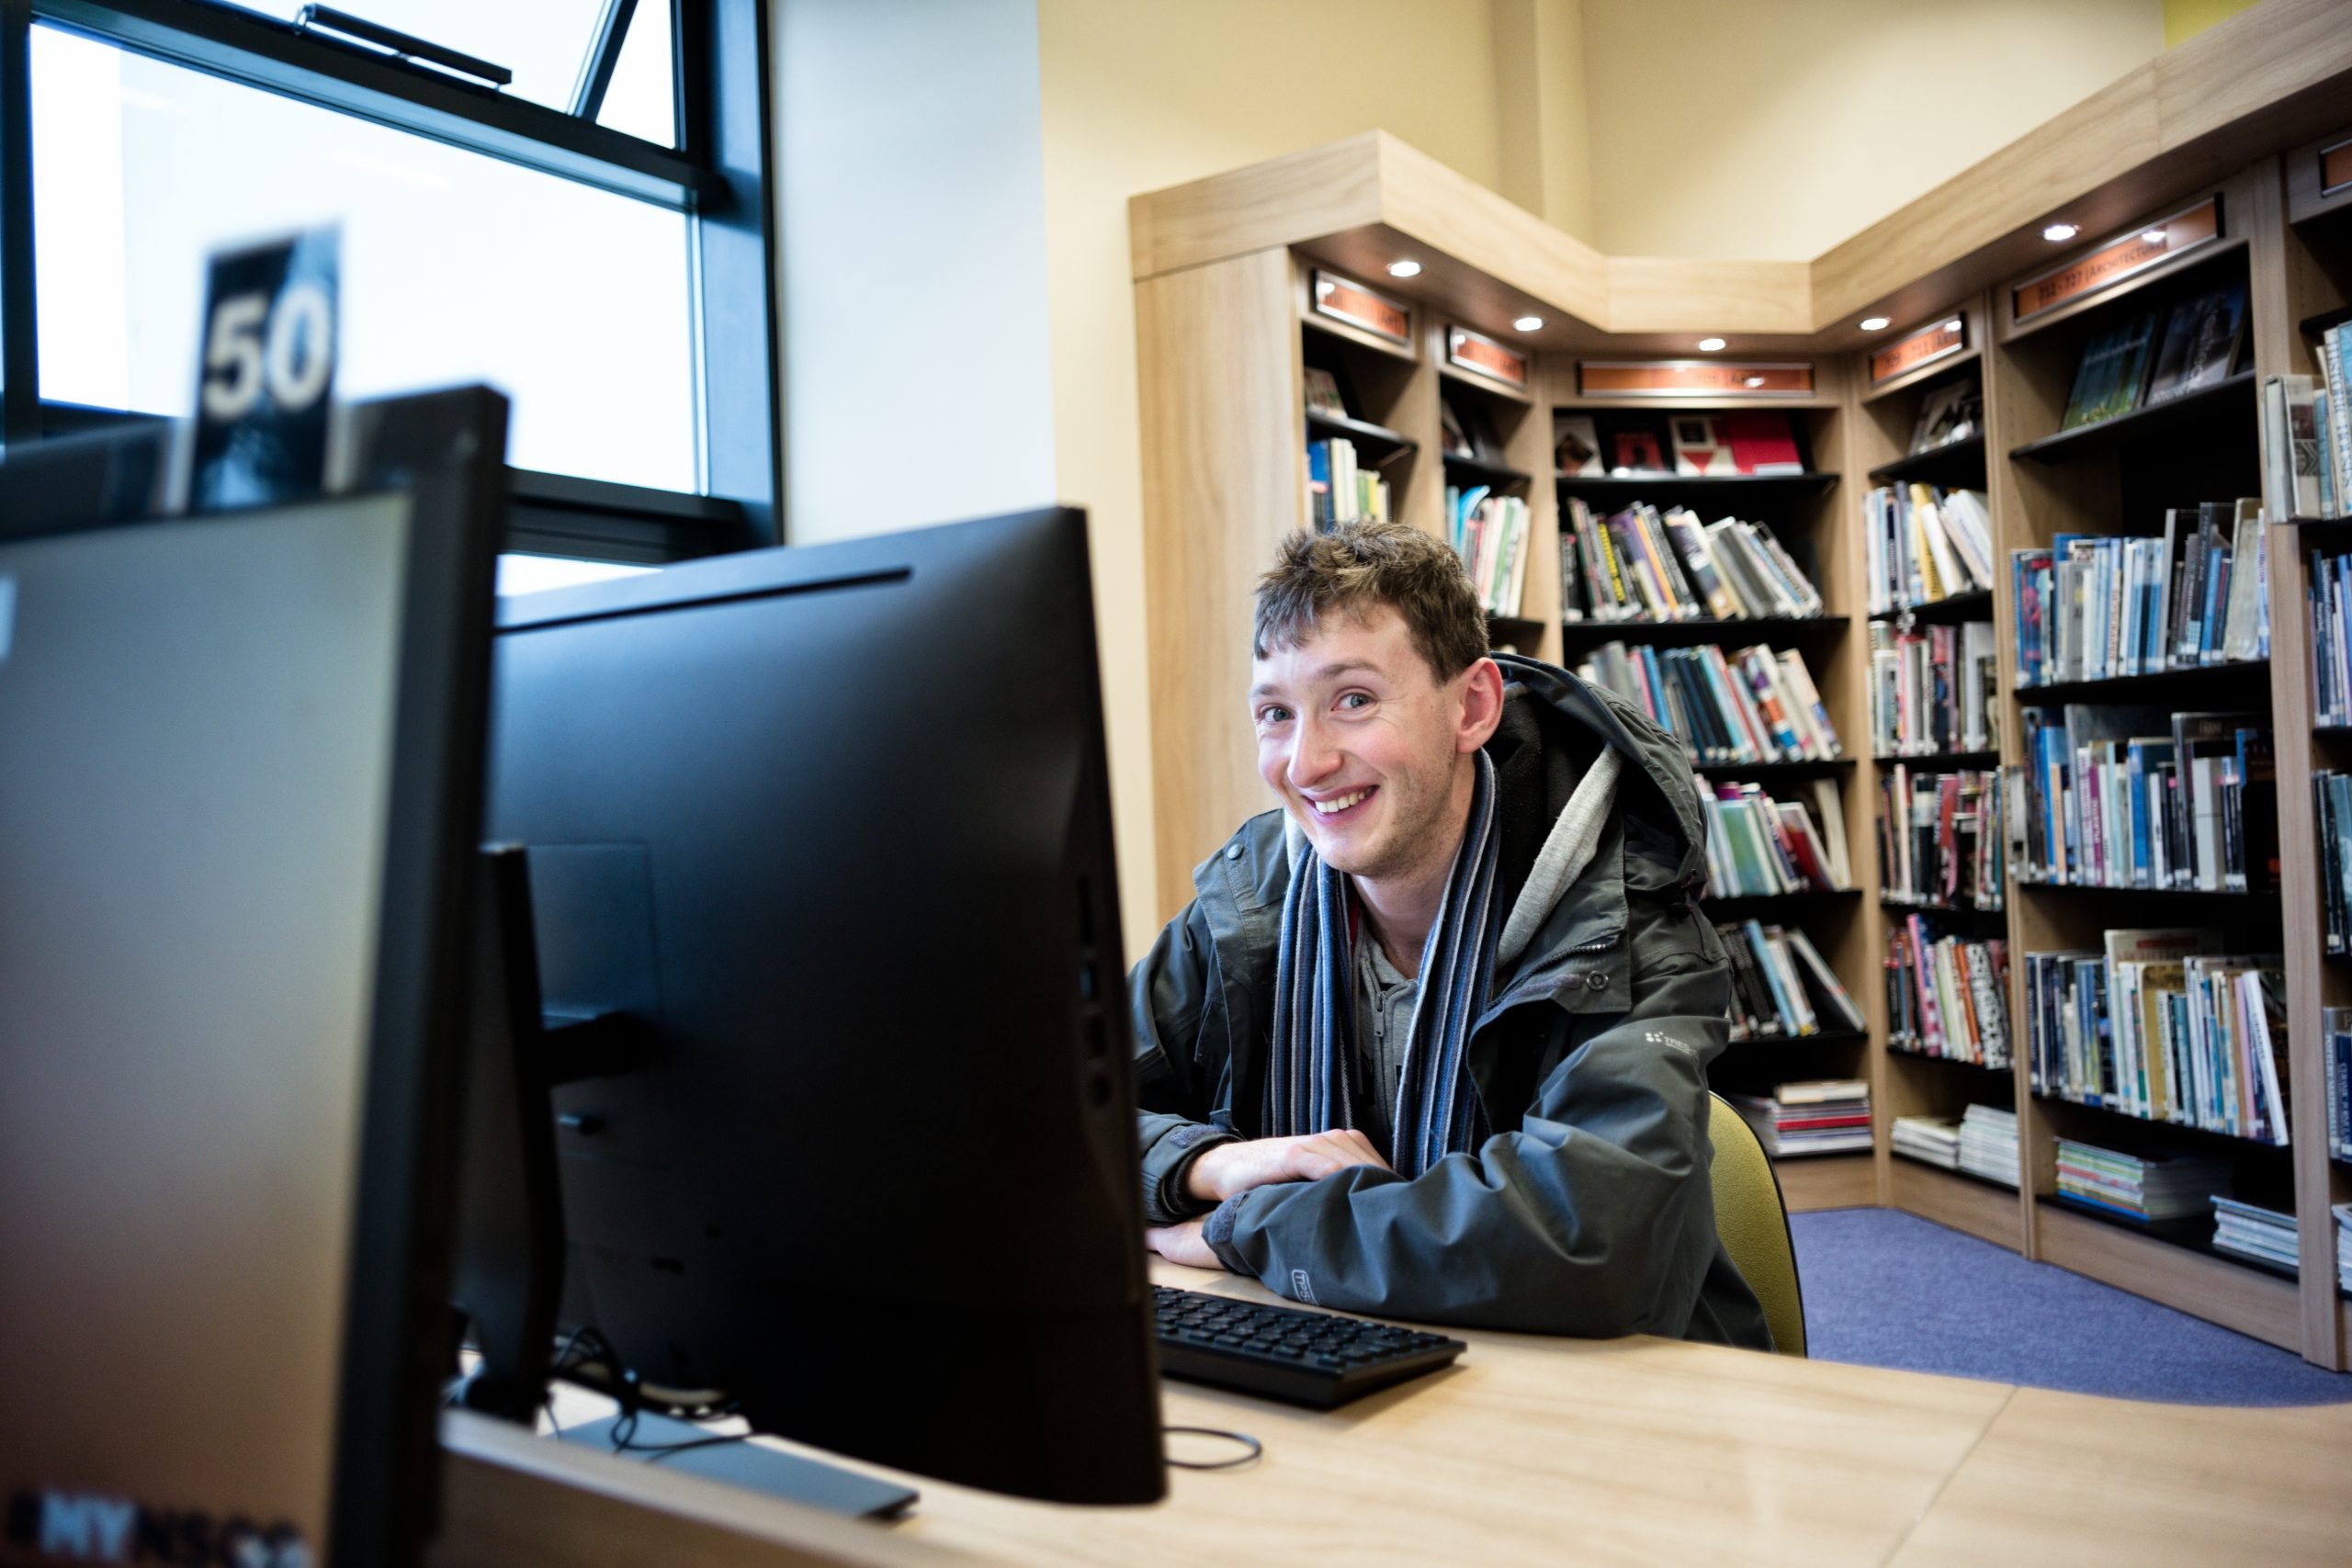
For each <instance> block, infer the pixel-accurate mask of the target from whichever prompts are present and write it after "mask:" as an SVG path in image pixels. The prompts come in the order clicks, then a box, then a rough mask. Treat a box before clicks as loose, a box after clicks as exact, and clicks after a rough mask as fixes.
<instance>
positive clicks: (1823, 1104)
mask: <svg viewBox="0 0 2352 1568" xmlns="http://www.w3.org/2000/svg"><path fill="white" fill-rule="evenodd" d="M1724 1098H1725V1099H1726V1100H1730V1101H1731V1102H1732V1104H1733V1105H1734V1106H1735V1107H1736V1108H1737V1109H1738V1111H1739V1113H1740V1115H1741V1116H1743V1117H1745V1118H1746V1119H1747V1124H1748V1125H1749V1126H1751V1127H1753V1128H1755V1129H1756V1135H1757V1137H1758V1138H1760V1139H1761V1140H1763V1144H1764V1152H1765V1153H1766V1154H1768V1155H1770V1156H1772V1157H1773V1158H1774V1159H1788V1158H1790V1157H1792V1156H1797V1155H1837V1154H1850V1153H1852V1152H1854V1151H1855V1150H1858V1149H1859V1150H1863V1151H1867V1150H1868V1149H1869V1148H1870V1146H1871V1091H1870V1086H1869V1085H1868V1084H1866V1083H1864V1082H1863V1081H1862V1080H1861V1079H1860V1078H1818V1079H1815V1080H1812V1081H1810V1082H1806V1083H1784V1084H1782V1085H1781V1087H1780V1088H1778V1089H1774V1090H1773V1091H1772V1093H1771V1095H1770V1097H1769V1098H1768V1097H1765V1096H1762V1095H1748V1094H1733V1095H1725V1096H1724Z"/></svg>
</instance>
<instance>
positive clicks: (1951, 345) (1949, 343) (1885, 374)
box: [1871, 316, 1968, 387]
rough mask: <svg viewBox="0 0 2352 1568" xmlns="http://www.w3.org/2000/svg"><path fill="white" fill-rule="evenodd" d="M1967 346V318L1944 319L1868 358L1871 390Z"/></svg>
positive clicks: (1949, 317)
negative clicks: (1869, 361)
mask: <svg viewBox="0 0 2352 1568" xmlns="http://www.w3.org/2000/svg"><path fill="white" fill-rule="evenodd" d="M1967 346H1968V320H1967V318H1966V317H1964V316H1947V317H1945V318H1944V319H1943V320H1942V321H1936V322H1933V323H1931V324H1929V325H1928V326H1924V327H1921V328H1920V329H1919V330H1918V331H1917V332H1916V333H1909V334H1908V335H1906V336H1905V337H1902V338H1898V339H1897V340H1896V341H1894V342H1893V343H1891V344H1887V345H1886V346H1885V347H1884V348H1882V349H1880V350H1879V351H1878V352H1877V353H1876V354H1873V355H1871V386H1873V387H1875V386H1877V385H1878V384H1879V383H1880V382H1882V381H1892V380H1894V378H1896V377H1897V376H1900V375H1902V374H1904V373H1905V371H1909V370H1917V368H1919V367H1921V366H1922V365H1932V364H1934V363H1935V362H1936V361H1937V360H1939V359H1941V358H1943V357H1944V356H1945V355H1949V354H1958V353H1959V352H1960V351H1961V350H1962V349H1963V348H1966V347H1967Z"/></svg>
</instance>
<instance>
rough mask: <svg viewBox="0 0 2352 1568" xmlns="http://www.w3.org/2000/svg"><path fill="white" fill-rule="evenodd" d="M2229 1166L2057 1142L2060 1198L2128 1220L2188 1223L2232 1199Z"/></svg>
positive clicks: (2070, 1141) (2214, 1161) (2220, 1162)
mask: <svg viewBox="0 0 2352 1568" xmlns="http://www.w3.org/2000/svg"><path fill="white" fill-rule="evenodd" d="M2230 1190H2231V1182H2230V1168H2229V1164H2228V1162H2227V1161H2224V1160H2218V1159H2191V1158H2189V1157H2188V1156H2163V1155H2149V1156H2137V1155H2128V1154H2122V1153H2120V1152H2118V1151H2117V1150H2114V1149H2103V1148H2100V1147H2099V1146H2098V1145H2096V1144H2085V1143H2078V1142H2076V1141H2075V1139H2073V1138H2061V1139H2059V1140H2058V1191H2059V1195H2060V1196H2062V1197H2065V1198H2070V1199H2072V1200H2074V1201H2075V1202H2078V1203H2083V1204H2086V1205H2088V1206H2089V1207H2091V1208H2094V1209H2098V1210H2100V1211H2101V1212H2103V1213H2109V1214H2119V1215H2120V1216H2122V1217H2123V1218H2124V1219H2127V1220H2139V1221H2142V1222H2143V1223H2144V1222H2146V1221H2149V1220H2178V1219H2188V1218H2190V1217H2193V1216H2195V1215H2199V1214H2205V1213H2211V1211H2212V1207H2213V1200H2214V1199H2215V1198H2217V1197H2227V1196H2229V1195H2230Z"/></svg>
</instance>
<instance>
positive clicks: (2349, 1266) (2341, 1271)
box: [2328, 1203, 2352, 1295]
mask: <svg viewBox="0 0 2352 1568" xmlns="http://www.w3.org/2000/svg"><path fill="white" fill-rule="evenodd" d="M2328 1213H2331V1214H2334V1215H2335V1283H2336V1288H2337V1289H2339V1290H2341V1291H2343V1292H2345V1293H2346V1294H2347V1295H2352V1203H2338V1204H2336V1205H2335V1206H2334V1207H2333V1208H2331V1209H2329V1210H2328Z"/></svg>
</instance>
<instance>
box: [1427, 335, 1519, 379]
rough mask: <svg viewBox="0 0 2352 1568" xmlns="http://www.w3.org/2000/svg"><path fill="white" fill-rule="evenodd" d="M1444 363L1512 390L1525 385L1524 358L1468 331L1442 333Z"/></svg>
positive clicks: (1491, 340)
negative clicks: (1493, 380)
mask: <svg viewBox="0 0 2352 1568" xmlns="http://www.w3.org/2000/svg"><path fill="white" fill-rule="evenodd" d="M1445 362H1446V363H1447V364H1448V365H1453V366H1459V367H1461V368H1463V369H1464V370H1475V371H1476V372H1477V373H1478V374H1479V375H1481V376H1491V377H1493V378H1495V379H1496V380H1498V381H1505V382H1509V383H1510V385H1511V386H1514V387H1524V386H1526V385H1527V355H1523V354H1521V353H1519V352H1518V351H1516V350H1515V349H1510V348H1506V347H1504V346H1503V345H1502V344H1498V343H1497V342H1496V341H1495V340H1494V339H1493V338H1490V337H1487V336H1485V335H1484V334H1482V333H1474V332H1472V331H1471V330H1470V329H1469V328H1468V327H1454V326H1449V327H1447V328H1446V329H1445Z"/></svg>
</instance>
